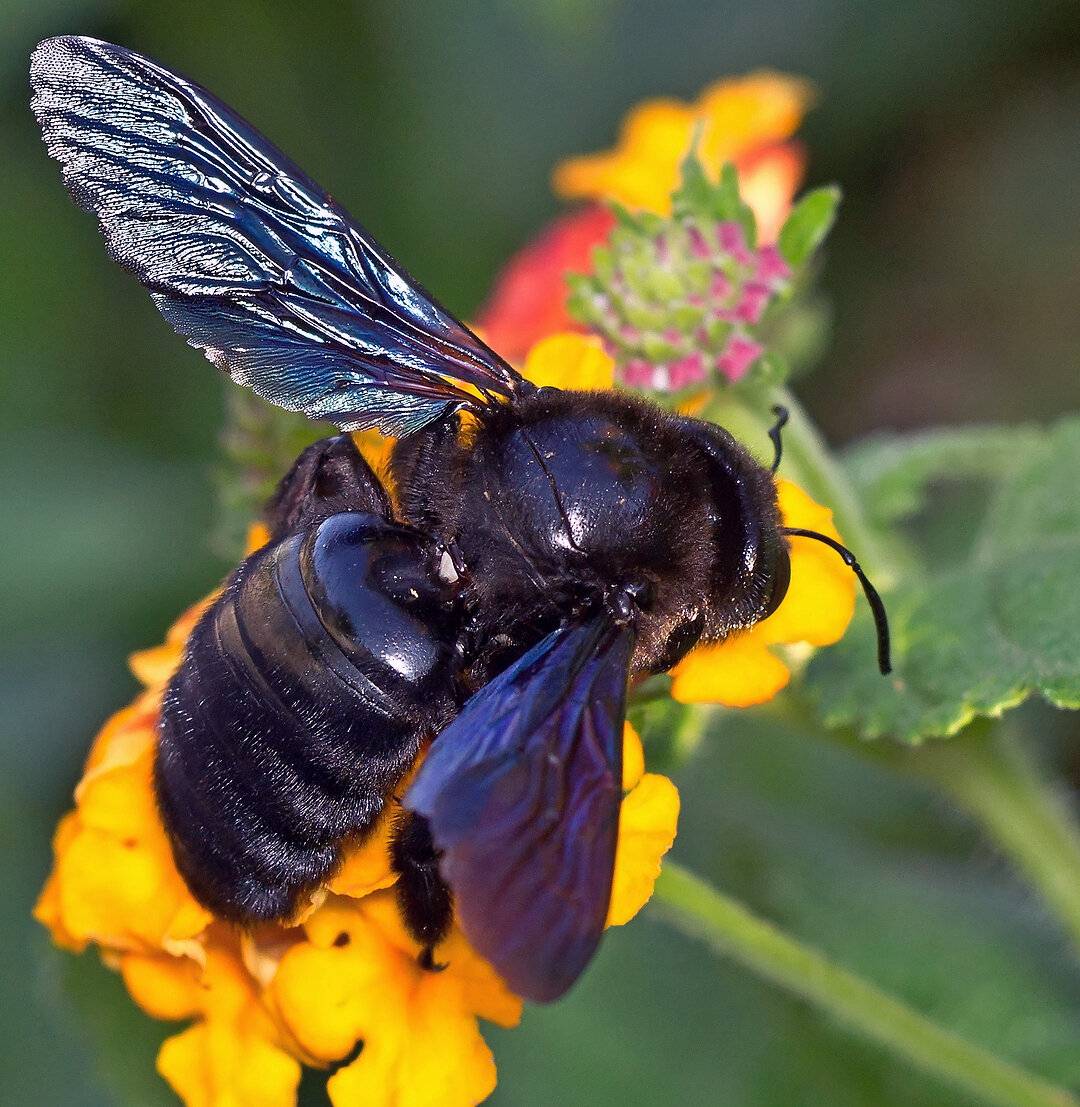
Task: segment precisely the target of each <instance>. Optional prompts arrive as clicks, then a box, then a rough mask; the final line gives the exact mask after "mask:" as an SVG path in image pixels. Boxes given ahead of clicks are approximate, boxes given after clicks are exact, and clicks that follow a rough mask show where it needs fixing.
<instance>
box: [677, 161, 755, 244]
mask: <svg viewBox="0 0 1080 1107" xmlns="http://www.w3.org/2000/svg"><path fill="white" fill-rule="evenodd" d="M681 173H682V179H681V183H680V185H679V187H678V189H677V190H676V191H675V193H674V194H673V195H672V197H671V208H672V212H673V213H674V216H675V218H676V219H677V220H682V221H690V222H697V223H700V224H703V225H704V226H709V225H711V224H713V223H727V222H733V223H739V224H740V225H741V226H742V229H743V234H744V235H745V236H746V242H747V245H748V246H749V247H750V248H751V249H753V248H754V247H755V246H756V245H757V220H756V219H755V218H754V212H753V209H752V208H751V207H750V205H749V204H747V203H745V202H744V201H743V198H742V196H741V194H740V193H739V174H738V171H737V170H736V168H735V166H734V165H732V164H731V162H727V163H725V165H724V166H723V167H722V168H721V170H720V180H719V182H718V183H717V184H713V183H712V181H710V180H709V178H708V176H707V175H706V173H705V168H704V166H702V164H701V160H700V159H699V158H698V156H697V150H696V142H695V146H694V147H693V148H691V150H690V153H689V154H687V155H686V157H685V159H683V163H682V167H681Z"/></svg>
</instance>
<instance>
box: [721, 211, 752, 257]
mask: <svg viewBox="0 0 1080 1107" xmlns="http://www.w3.org/2000/svg"><path fill="white" fill-rule="evenodd" d="M716 240H717V242H719V244H720V249H721V250H723V251H724V253H725V254H729V255H730V256H731V257H732V258H734V260H735V261H737V262H738V263H739V264H740V265H749V264H750V263H751V262H752V261H753V260H754V255H753V254H751V253H750V251H749V250H748V249H747V248H746V236H745V235H744V234H743V229H742V225H741V224H739V223H736V222H734V221H732V220H728V221H727V222H725V223H720V224H719V225H718V226H717V228H716Z"/></svg>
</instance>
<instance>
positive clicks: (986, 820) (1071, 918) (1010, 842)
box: [904, 720, 1080, 950]
mask: <svg viewBox="0 0 1080 1107" xmlns="http://www.w3.org/2000/svg"><path fill="white" fill-rule="evenodd" d="M1026 745H1027V744H1025V743H1024V742H1023V741H1022V736H1021V735H1017V734H1015V733H1013V732H1011V730H1010V729H1009V727H1008V726H1007V725H1005V724H1003V723H1000V722H992V721H990V720H984V721H982V722H980V723H976V724H975V725H973V726H972V727H969V728H968V730H967V731H965V732H964V734H962V735H959V736H958V737H956V738H954V739H953V740H951V741H949V742H941V743H934V744H931V745H928V746H924V747H923V748H922V749H920V750H916V751H908V752H907V753H906V757H904V761H905V764H906V767H907V768H908V769H910V770H911V771H912V772H913V773H915V774H916V775H918V776H920V777H922V778H923V779H926V780H929V781H931V782H932V783H933V784H935V785H936V786H937V787H938V788H940V789H941V790H942V791H944V792H946V793H947V794H948V795H949V796H950V797H951V798H952V799H953V800H955V802H956V803H957V804H958V805H959V806H960V807H961V808H963V809H964V810H965V811H966V812H968V814H970V815H971V816H972V817H973V818H975V819H976V820H977V821H978V823H979V825H980V826H981V827H982V828H983V829H984V830H985V831H986V833H987V834H988V835H989V837H990V838H991V839H992V840H993V842H994V843H995V844H996V845H997V846H998V847H999V849H1000V850H1001V851H1002V852H1003V853H1004V854H1005V855H1006V856H1008V857H1009V858H1010V859H1011V860H1012V861H1013V862H1014V864H1015V865H1016V866H1017V868H1019V870H1020V871H1021V872H1022V873H1023V874H1024V875H1025V876H1026V877H1027V879H1028V880H1029V881H1030V882H1031V883H1032V884H1033V885H1034V886H1035V888H1036V889H1038V891H1039V892H1040V893H1041V895H1042V897H1043V899H1044V901H1045V902H1046V904H1047V906H1048V907H1049V908H1050V909H1051V910H1052V911H1053V912H1054V913H1055V915H1056V916H1057V918H1058V919H1059V921H1060V922H1061V924H1062V925H1063V926H1064V928H1065V929H1066V931H1067V932H1068V934H1069V935H1070V937H1071V939H1072V941H1073V944H1074V946H1075V947H1076V948H1077V950H1080V827H1078V826H1077V824H1076V821H1075V819H1074V818H1073V815H1072V812H1071V811H1070V810H1069V806H1068V804H1067V802H1066V800H1065V797H1064V796H1063V795H1062V794H1061V793H1060V792H1059V791H1058V789H1057V788H1056V787H1055V785H1054V783H1053V782H1052V781H1050V780H1048V779H1046V778H1045V777H1044V775H1043V774H1042V772H1041V771H1040V769H1039V767H1038V766H1037V765H1036V764H1035V762H1034V761H1033V759H1032V758H1031V756H1030V754H1029V753H1028V752H1027V749H1026Z"/></svg>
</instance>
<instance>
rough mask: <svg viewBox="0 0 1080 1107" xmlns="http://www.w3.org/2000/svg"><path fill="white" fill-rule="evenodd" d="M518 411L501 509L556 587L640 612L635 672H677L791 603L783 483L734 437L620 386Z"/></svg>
mask: <svg viewBox="0 0 1080 1107" xmlns="http://www.w3.org/2000/svg"><path fill="white" fill-rule="evenodd" d="M516 416H517V418H516V419H515V421H514V423H513V424H512V425H509V426H508V427H507V430H506V432H505V433H503V434H496V435H494V436H493V438H492V453H491V455H489V456H490V457H491V459H492V461H493V462H495V463H494V464H493V465H492V466H491V467H490V468H489V467H487V466H485V470H486V471H488V472H491V471H498V472H499V475H500V478H501V479H500V480H499V485H500V487H499V490H498V493H493V498H495V499H498V500H499V501H501V503H500V512H499V513H500V515H502V516H503V517H505V518H506V519H507V525H508V527H509V528H511V529H512V531H513V533H514V535H515V538H516V540H517V541H518V542H519V543H520V545H521V547H522V549H523V550H525V551H527V552H528V554H529V556H530V558H532V559H533V560H534V561H535V562H537V563H539V564H541V565H542V568H543V570H544V575H545V577H546V578H547V579H553V578H559V579H561V580H564V581H565V582H566V583H567V587H568V589H570V590H573V589H575V588H577V589H580V593H581V595H582V596H583V599H584V602H586V603H588V602H590V600H591V599H592V598H593V597H596V596H601V597H602V596H604V595H605V594H608V595H611V596H615V597H618V596H622V597H623V599H622V601H619V602H621V603H623V605H624V606H625V604H626V603H630V604H631V606H632V607H633V608H634V612H633V617H634V622H635V629H636V634H637V648H636V650H635V656H634V664H633V667H634V669H635V671H638V672H643V671H653V672H660V671H663V670H665V669H667V668H670V667H671V666H672V665H673V664H675V662H676V661H678V660H679V659H680V658H681V657H682V656H683V655H684V654H685V653H686V652H687V651H689V650H690V649H691V648H692V647H693V646H694V645H695V644H696V643H697V642H698V640H699V639H702V638H704V639H706V640H717V639H720V638H723V637H726V635H727V634H729V633H731V632H732V631H733V630H737V629H740V628H742V627H747V626H750V625H752V624H753V623H755V622H757V621H758V620H759V619H762V618H764V617H765V616H766V615H768V614H769V613H770V612H772V611H773V610H775V608H776V607H777V606H778V605H779V603H780V601H781V600H782V599H783V598H784V595H785V593H786V591H787V585H788V577H789V566H788V555H787V546H786V544H785V542H784V539H783V537H782V535H781V533H780V515H779V510H778V508H777V505H776V486H775V484H774V482H773V479H772V475H771V474H770V473H769V471H768V470H766V469H764V468H762V466H760V465H759V464H758V463H757V462H756V461H754V460H753V458H752V457H751V456H750V454H749V453H748V452H747V451H746V450H745V449H743V447H741V446H740V445H739V444H738V443H737V442H736V441H735V440H734V439H733V438H732V437H731V436H730V435H729V434H727V432H726V431H723V430H720V429H719V428H717V427H714V426H712V425H711V424H707V423H702V422H699V421H698V420H695V419H687V418H682V417H677V416H671V415H669V414H667V413H665V412H663V411H662V410H661V409H659V408H657V407H656V406H655V405H653V404H648V403H645V402H643V401H640V400H637V399H635V398H633V397H630V396H627V395H626V394H625V393H623V394H619V393H612V392H607V393H594V394H581V393H576V394H575V393H565V392H562V393H559V392H555V391H554V390H543V391H541V392H540V393H539V394H538V395H537V396H536V397H535V398H533V399H531V400H530V401H529V402H528V403H527V404H523V405H521V407H520V408H519V409H518V411H517V413H516ZM496 458H497V460H496ZM614 613H615V614H616V615H618V612H614Z"/></svg>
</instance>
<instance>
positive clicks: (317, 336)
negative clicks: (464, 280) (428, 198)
mask: <svg viewBox="0 0 1080 1107" xmlns="http://www.w3.org/2000/svg"><path fill="white" fill-rule="evenodd" d="M30 81H31V84H32V86H33V90H34V96H33V100H32V106H33V109H34V112H35V114H36V115H37V118H38V121H39V122H40V124H41V128H42V132H43V134H44V136H45V144H46V146H47V148H48V151H49V153H50V154H51V155H52V156H53V157H54V158H56V159H57V161H59V162H60V164H61V166H62V167H63V176H64V181H65V183H66V184H67V186H68V189H69V190H70V191H71V194H72V196H73V197H74V198H75V200H76V202H77V203H78V204H79V205H80V206H81V207H83V208H85V209H86V210H87V211H90V212H92V213H93V214H94V215H96V216H97V217H98V221H99V223H100V225H101V230H102V233H103V234H104V236H105V239H106V242H107V244H108V248H109V253H110V254H111V255H112V257H113V258H114V259H115V260H116V261H118V262H119V263H120V264H121V265H123V266H124V267H125V268H127V269H130V270H131V271H132V272H133V273H134V274H135V276H137V277H138V278H139V280H140V281H142V283H143V284H144V285H146V287H147V288H148V289H149V290H150V293H151V295H152V296H153V299H154V302H155V303H156V304H157V306H158V308H159V310H160V311H161V313H162V315H164V316H165V318H166V319H167V320H168V321H169V323H170V324H171V325H172V326H173V328H174V329H175V330H176V331H178V332H179V333H180V334H181V335H183V336H184V337H185V338H186V339H187V340H188V341H189V343H190V344H191V345H193V346H196V347H198V348H199V349H201V350H202V351H203V352H204V353H205V355H206V356H207V357H208V358H209V359H210V361H212V362H213V363H214V364H215V365H216V366H217V367H218V368H219V369H222V370H223V371H224V372H226V373H228V374H229V375H230V376H231V377H232V378H233V379H234V380H235V381H237V382H238V383H240V384H244V385H247V386H248V387H250V388H252V389H254V390H255V391H256V392H257V393H259V395H261V396H264V397H265V398H266V399H268V400H270V401H271V402H272V403H274V404H277V405H278V406H279V407H283V408H286V409H287V410H290V411H302V412H303V413H304V414H306V415H309V416H311V417H312V418H313V419H325V420H327V421H329V422H332V423H336V424H337V425H338V426H339V427H341V428H343V429H345V430H357V429H361V428H364V427H371V426H377V427H379V428H380V429H382V430H384V431H386V432H387V433H391V434H397V435H403V434H407V433H409V432H411V431H413V430H416V429H417V428H419V427H421V426H423V425H424V424H425V423H428V422H431V421H432V420H433V419H437V418H438V417H439V416H440V415H442V414H443V413H444V412H445V411H446V410H447V408H448V407H450V406H453V405H466V406H471V407H473V408H474V409H478V410H479V409H482V408H484V407H485V406H487V405H489V404H493V403H496V402H498V400H499V399H500V398H502V399H505V398H511V397H513V396H514V395H515V394H516V393H517V391H518V389H519V388H521V387H522V386H523V382H522V380H521V378H520V377H519V376H518V374H517V373H515V372H514V370H513V369H511V368H510V366H509V365H507V364H506V362H504V361H503V360H502V359H501V358H500V357H498V355H497V354H495V353H493V352H492V351H491V350H490V349H489V348H488V347H487V346H486V345H484V343H483V342H481V341H480V339H478V338H477V337H476V336H475V335H474V334H472V333H471V332H470V331H469V330H468V329H467V328H466V327H464V326H463V325H462V324H461V323H459V322H458V321H457V320H456V319H454V318H453V316H451V315H449V314H448V313H447V312H446V311H445V310H443V309H442V308H441V307H439V305H438V304H436V303H435V301H434V300H432V299H431V298H430V297H429V296H428V295H427V293H425V292H424V291H423V290H422V289H421V288H420V287H419V286H418V285H417V284H416V283H415V282H414V281H412V280H411V279H410V278H409V277H408V275H407V274H406V273H405V272H404V271H403V270H402V269H401V268H400V267H398V266H397V265H396V264H395V262H394V261H393V259H392V258H391V257H390V256H389V255H388V254H387V253H386V252H385V251H384V250H383V249H382V248H381V247H380V246H379V245H378V244H377V243H376V242H374V241H373V240H372V239H371V237H370V236H369V235H368V234H367V233H366V232H365V231H364V230H363V229H362V228H361V227H360V226H359V225H358V224H357V223H355V222H354V221H353V220H352V219H351V218H350V217H349V215H348V214H347V213H346V212H345V210H344V209H343V208H342V207H341V206H340V205H339V204H337V203H335V202H334V201H333V200H332V199H331V198H330V197H329V196H328V195H327V194H326V193H325V192H324V191H323V190H322V189H321V188H320V187H319V186H318V185H317V184H315V182H314V181H312V180H311V179H310V178H309V177H308V176H306V175H305V174H304V173H303V171H302V170H300V169H299V168H297V166H295V165H294V164H293V163H292V162H291V161H290V160H289V159H288V158H287V157H285V155H284V154H282V153H281V151H280V150H278V149H277V148H276V147H275V146H273V145H272V144H271V143H269V142H267V140H266V139H264V138H263V137H262V136H261V135H260V134H259V133H258V132H257V131H256V130H255V129H254V128H253V127H252V126H251V125H250V124H249V123H247V122H245V121H244V120H243V119H241V118H240V116H239V115H237V114H236V113H235V112H233V111H232V110H231V109H230V108H228V107H226V106H225V105H224V104H222V103H221V101H219V100H218V99H216V98H215V97H214V96H212V95H211V94H210V93H208V92H207V91H206V90H205V89H203V88H200V87H199V86H198V85H196V84H194V83H193V82H191V81H188V80H187V79H185V78H183V77H180V76H177V75H176V74H175V73H171V72H170V71H169V70H167V69H165V68H163V67H162V66H160V65H158V64H157V63H156V62H153V61H151V60H150V59H149V58H145V57H142V56H141V55H139V54H136V53H133V52H132V51H130V50H125V49H123V48H122V47H119V46H112V45H110V44H109V43H106V42H99V41H98V40H96V39H91V38H78V37H61V38H51V39H46V40H45V41H44V42H42V43H40V44H39V45H38V47H37V49H36V50H35V51H34V54H33V58H32V60H31V66H30Z"/></svg>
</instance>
